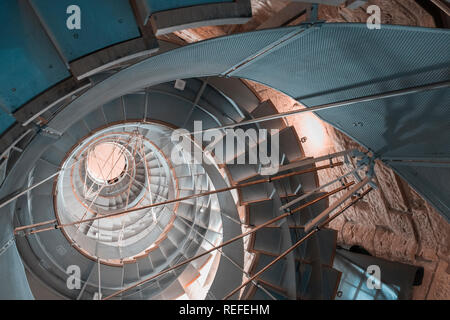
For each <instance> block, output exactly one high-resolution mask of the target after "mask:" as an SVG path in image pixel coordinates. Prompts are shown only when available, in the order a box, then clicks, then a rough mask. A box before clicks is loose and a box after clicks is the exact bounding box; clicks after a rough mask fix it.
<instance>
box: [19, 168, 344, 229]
mask: <svg viewBox="0 0 450 320" xmlns="http://www.w3.org/2000/svg"><path fill="white" fill-rule="evenodd" d="M343 164H344V163H343V162H337V163H334V164H332V165H330V164H328V165H324V166H320V167H315V168H309V169H305V170H301V171H295V172H290V173H286V174H282V175H279V176H275V177H269V178H263V179H259V180H255V181H250V182H246V183H242V184H238V185H235V186H231V187H226V188H221V189H217V190H212V191H207V192H203V193H198V194H194V195H189V196H186V197H182V198H176V199H171V200H167V201H162V202H158V203H154V204H150V205H147V206H143V207H137V208H132V209H129V210H124V211H121V212H114V213H111V214H106V215H103V216H96V217H93V218H89V219H84V220H79V221H75V222H71V223H67V224H61V225H55V226H52V227H49V228H45V229H40V230H34V231H32V232H33V233H39V232H42V231H48V230H52V229H60V228H64V227H69V226H73V225H77V224H81V223H85V222H91V221H95V220H100V219H105V218H110V217H115V216H119V215H123V214H127V213H131V212H135V211H140V210H145V209H150V208H154V207H159V206H162V205H167V204H171V203H176V202H180V201H185V200H190V199H195V198H200V197H204V196H209V195H212V194H217V193H221V192H226V191H231V190H235V189H240V188H245V187H250V186H254V185H258V184H262V183H270V182H273V181H277V180H281V179H284V178H288V177H292V176H297V175H302V174H305V173H311V172H317V171H319V170H324V169H328V168H331V167H336V166H341V165H343ZM53 223H55V220H49V221H46V222H40V223H37V224H32V225H27V226H23V227H18V228H16V229H15V230H14V233H15V234H17V233H18V232H20V231H23V230H27V229H31V228H34V227H37V226H43V225H47V224H53Z"/></svg>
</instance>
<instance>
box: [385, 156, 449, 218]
mask: <svg viewBox="0 0 450 320" xmlns="http://www.w3.org/2000/svg"><path fill="white" fill-rule="evenodd" d="M390 165H391V167H392V168H393V169H394V170H395V171H396V172H397V173H398V175H399V176H401V177H402V178H403V179H405V180H406V181H408V183H409V184H410V185H411V186H412V187H413V188H414V189H415V190H416V191H417V192H418V193H420V194H421V195H422V196H423V197H424V198H425V199H426V200H428V201H429V202H431V203H432V204H434V206H435V207H436V208H437V209H438V210H439V211H440V212H441V213H443V216H444V218H445V219H446V220H447V221H448V222H450V183H449V181H450V167H448V166H447V167H445V166H440V167H439V166H427V165H425V164H423V165H420V164H417V163H416V165H412V164H410V165H401V164H393V163H391V164H390Z"/></svg>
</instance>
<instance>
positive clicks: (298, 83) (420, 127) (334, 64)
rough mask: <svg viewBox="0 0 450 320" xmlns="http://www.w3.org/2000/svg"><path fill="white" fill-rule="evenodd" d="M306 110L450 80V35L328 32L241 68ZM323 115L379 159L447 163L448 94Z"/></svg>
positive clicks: (341, 27)
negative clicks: (441, 158)
mask: <svg viewBox="0 0 450 320" xmlns="http://www.w3.org/2000/svg"><path fill="white" fill-rule="evenodd" d="M233 76H238V77H244V78H250V79H252V80H255V81H259V82H262V83H265V84H267V85H269V86H271V87H275V88H277V89H279V90H281V91H284V92H286V93H287V94H289V95H291V96H293V97H296V98H297V99H298V100H299V101H300V102H302V103H303V104H305V105H306V106H315V105H320V104H325V103H331V102H336V101H342V100H347V99H352V98H356V97H362V96H367V95H373V94H378V93H383V92H387V91H393V90H398V89H404V88H409V87H414V86H420V85H425V84H430V83H434V82H440V81H445V80H448V79H450V32H448V31H445V30H439V29H424V28H405V27H396V26H382V29H381V30H369V29H368V28H367V27H366V25H361V24H324V25H321V26H315V27H313V28H310V29H308V30H306V31H305V32H303V33H301V34H299V36H298V37H297V38H296V39H295V40H294V41H291V42H290V43H288V44H286V45H284V46H282V47H281V48H279V49H278V50H274V51H273V52H271V53H270V54H267V55H265V56H263V57H261V58H259V59H256V60H254V61H251V62H250V63H248V64H246V65H244V66H242V68H240V69H239V70H238V71H237V72H234V73H233ZM318 115H319V116H320V117H322V118H323V119H324V120H326V121H328V122H330V123H331V124H333V125H334V126H335V127H337V128H338V129H340V130H342V131H344V132H345V133H347V134H348V135H350V136H351V137H353V138H354V139H355V140H357V141H358V142H360V143H361V144H363V145H364V146H365V147H367V148H369V149H371V150H372V151H375V152H376V153H379V154H380V155H386V156H387V155H389V156H402V157H435V156H444V155H445V156H449V155H450V146H449V144H448V143H445V141H449V140H450V89H442V90H436V91H432V92H427V93H421V94H414V95H409V96H404V97H396V98H392V99H384V100H378V101H374V102H370V103H359V104H356V105H353V106H349V107H343V108H339V109H331V110H326V111H322V112H319V113H318Z"/></svg>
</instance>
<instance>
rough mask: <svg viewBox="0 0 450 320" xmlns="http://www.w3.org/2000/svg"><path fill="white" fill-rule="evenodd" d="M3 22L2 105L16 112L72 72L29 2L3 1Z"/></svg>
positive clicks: (0, 17) (0, 51)
mask: <svg viewBox="0 0 450 320" xmlns="http://www.w3.org/2000/svg"><path fill="white" fill-rule="evenodd" d="M0 21H2V27H1V28H0V70H1V72H0V104H2V105H4V106H5V107H7V108H8V109H9V110H10V111H11V112H13V111H15V110H16V109H17V108H18V107H20V106H21V105H22V104H24V103H25V102H27V101H28V100H30V99H31V98H33V97H34V96H36V95H37V94H39V93H41V92H43V91H44V90H46V89H48V88H49V87H51V86H53V85H55V84H56V83H58V82H60V81H61V80H63V79H65V78H67V77H69V75H70V74H69V72H68V71H67V69H66V67H65V65H64V62H63V61H62V60H61V59H60V57H59V56H58V53H57V51H56V49H55V47H54V46H53V45H52V43H51V41H50V40H49V38H48V37H47V35H46V33H45V31H44V29H43V28H42V27H41V25H40V23H39V20H38V19H37V17H36V15H35V14H34V13H33V11H32V9H31V7H30V6H29V5H28V3H27V1H15V0H4V1H1V2H0Z"/></svg>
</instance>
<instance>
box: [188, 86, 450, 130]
mask: <svg viewBox="0 0 450 320" xmlns="http://www.w3.org/2000/svg"><path fill="white" fill-rule="evenodd" d="M448 87H450V81H443V82H437V83H432V84H429V85H424V86H417V87H411V88H406V89H400V90H394V91H389V92H384V93H379V94H374V95H370V96H364V97H360V98H354V99H349V100H342V101H338V102H332V103H327V104H322V105H318V106H314V107H309V108H304V109H296V110H292V111H287V112H282V113H276V114H273V115H269V116H264V117H260V118H256V119H250V120H245V121H242V122H239V123H232V124H228V125H224V126H220V127H215V128H210V129H205V130H201V131H197V132H190V133H189V134H195V133H201V132H210V131H216V130H223V129H231V128H235V127H239V126H244V125H249V124H255V123H260V122H265V121H270V120H276V119H280V118H284V117H289V116H292V115H296V114H300V113H305V112H316V111H322V110H327V109H332V108H338V107H344V106H350V105H354V104H357V103H362V102H371V101H376V100H380V99H387V98H394V97H400V96H405V95H409V94H413V93H420V92H424V91H430V90H437V89H443V88H448Z"/></svg>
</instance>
